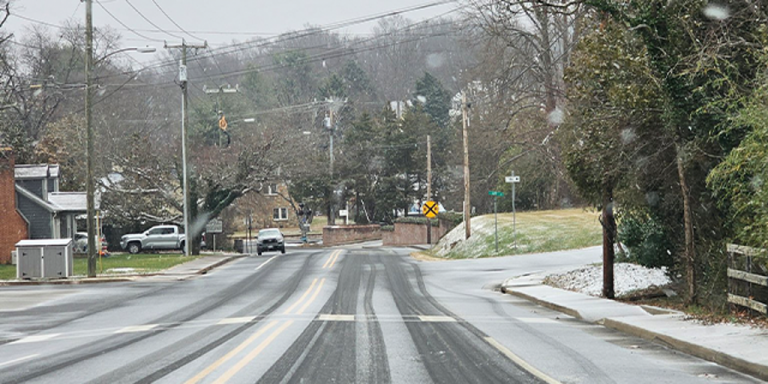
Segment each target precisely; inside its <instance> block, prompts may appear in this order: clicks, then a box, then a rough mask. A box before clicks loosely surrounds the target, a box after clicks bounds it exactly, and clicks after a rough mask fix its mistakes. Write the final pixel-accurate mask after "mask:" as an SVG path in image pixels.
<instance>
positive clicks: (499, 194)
mask: <svg viewBox="0 0 768 384" xmlns="http://www.w3.org/2000/svg"><path fill="white" fill-rule="evenodd" d="M488 194H489V195H491V196H504V192H496V191H488Z"/></svg>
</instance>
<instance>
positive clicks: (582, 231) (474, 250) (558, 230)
mask: <svg viewBox="0 0 768 384" xmlns="http://www.w3.org/2000/svg"><path fill="white" fill-rule="evenodd" d="M598 217H599V212H595V211H587V210H584V209H581V208H575V209H563V210H556V211H532V212H521V213H518V214H517V247H515V245H514V239H513V231H512V214H511V213H500V214H499V252H498V253H496V251H495V246H494V225H493V223H494V219H493V214H490V215H485V216H476V217H473V218H472V222H471V224H472V225H471V230H472V235H471V236H470V238H469V239H468V240H466V241H465V240H464V224H463V223H462V224H460V225H458V226H457V227H456V228H454V229H453V230H452V231H451V232H449V233H448V234H446V235H445V236H443V238H442V239H440V241H439V242H438V244H437V245H436V246H435V247H434V248H433V249H432V251H431V254H432V256H435V257H440V258H448V259H462V258H478V257H495V256H507V255H514V254H522V253H537V252H551V251H560V250H565V249H576V248H584V247H590V246H594V245H600V244H602V231H601V228H600V222H599V221H598Z"/></svg>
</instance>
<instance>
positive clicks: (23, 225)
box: [0, 148, 29, 264]
mask: <svg viewBox="0 0 768 384" xmlns="http://www.w3.org/2000/svg"><path fill="white" fill-rule="evenodd" d="M14 169H15V162H14V157H13V150H12V149H10V148H0V215H2V218H0V264H10V263H11V251H13V250H15V249H16V243H18V242H19V240H24V239H27V238H28V236H29V232H28V224H27V221H26V220H24V218H23V217H22V216H21V213H19V211H18V209H17V208H16V189H15V186H16V180H15V177H14Z"/></svg>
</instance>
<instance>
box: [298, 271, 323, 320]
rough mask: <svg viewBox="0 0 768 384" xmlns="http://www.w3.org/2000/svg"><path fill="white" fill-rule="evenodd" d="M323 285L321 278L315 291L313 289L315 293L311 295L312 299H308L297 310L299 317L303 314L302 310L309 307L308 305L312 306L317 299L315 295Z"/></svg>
mask: <svg viewBox="0 0 768 384" xmlns="http://www.w3.org/2000/svg"><path fill="white" fill-rule="evenodd" d="M323 283H325V277H323V279H322V280H320V284H318V285H317V289H315V293H313V294H312V297H310V298H309V301H307V302H306V303H304V305H303V306H302V307H301V309H299V311H298V312H296V314H297V315H301V314H302V313H304V310H305V309H307V307H309V305H310V304H312V302H313V301H315V298H317V294H318V293H320V290H321V289H322V288H323Z"/></svg>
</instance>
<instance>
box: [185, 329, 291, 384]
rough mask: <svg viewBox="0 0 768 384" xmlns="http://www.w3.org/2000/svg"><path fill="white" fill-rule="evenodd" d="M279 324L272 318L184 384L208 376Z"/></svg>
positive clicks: (190, 383) (189, 383)
mask: <svg viewBox="0 0 768 384" xmlns="http://www.w3.org/2000/svg"><path fill="white" fill-rule="evenodd" d="M276 324H277V320H272V321H271V322H270V323H269V324H267V325H265V326H263V327H261V328H260V329H259V330H258V331H256V333H254V334H253V335H251V337H249V338H248V339H247V340H245V341H243V342H242V343H241V344H240V345H238V346H237V347H235V349H233V350H231V351H229V353H227V354H226V355H224V356H222V357H221V358H220V359H218V360H216V361H215V362H214V363H213V364H211V365H209V366H208V367H206V368H205V369H204V370H202V371H201V372H200V373H198V374H197V375H195V377H193V378H191V379H189V380H187V381H185V382H184V384H195V383H197V382H198V381H200V380H202V379H204V378H205V377H206V376H208V375H210V374H211V372H213V371H215V370H216V368H218V367H220V366H221V365H222V364H224V363H226V362H227V361H228V360H229V359H231V358H233V357H235V355H237V354H238V353H240V352H241V351H242V350H243V349H245V347H247V346H248V345H250V344H251V343H253V342H254V340H256V339H258V338H259V336H261V335H263V334H264V333H266V332H267V331H268V330H269V329H270V328H272V327H274V326H275V325H276Z"/></svg>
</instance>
